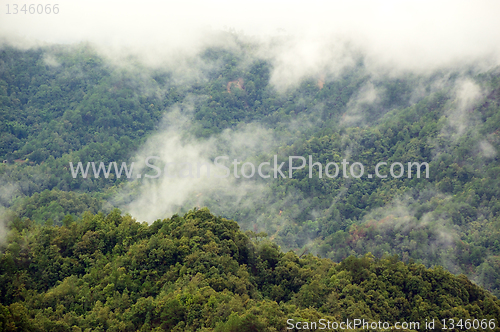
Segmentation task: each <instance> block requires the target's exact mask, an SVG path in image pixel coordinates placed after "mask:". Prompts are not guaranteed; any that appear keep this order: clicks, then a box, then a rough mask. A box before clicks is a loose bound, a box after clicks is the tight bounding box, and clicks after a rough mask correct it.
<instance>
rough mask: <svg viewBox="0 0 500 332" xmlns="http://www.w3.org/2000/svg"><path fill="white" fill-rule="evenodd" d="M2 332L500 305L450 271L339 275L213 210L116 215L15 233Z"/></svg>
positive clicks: (361, 268)
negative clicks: (151, 217)
mask: <svg viewBox="0 0 500 332" xmlns="http://www.w3.org/2000/svg"><path fill="white" fill-rule="evenodd" d="M0 303H1V305H0V324H1V327H2V330H3V331H14V330H16V331H52V330H57V331H85V330H88V329H91V330H109V331H181V330H182V331H199V330H204V331H283V330H286V327H287V325H286V320H287V319H289V318H293V319H295V320H302V321H304V320H311V319H316V320H317V319H319V318H327V319H330V320H331V321H335V320H336V321H340V320H345V319H347V318H353V317H356V318H360V319H370V320H373V321H378V320H381V321H387V322H396V321H425V319H444V318H450V317H455V316H457V317H460V318H473V319H474V318H475V319H493V318H498V317H500V301H498V300H497V299H496V298H495V297H493V296H492V295H491V294H490V293H488V292H487V291H484V290H482V289H481V288H479V287H478V286H476V285H474V284H473V283H471V282H470V281H469V280H468V279H467V278H466V277H465V276H463V275H462V276H459V277H456V276H453V275H452V274H451V273H449V272H447V271H445V270H444V269H443V268H441V267H435V268H433V269H427V268H425V267H424V266H423V265H422V264H415V263H410V264H404V263H403V262H401V261H399V260H398V259H397V258H395V257H386V258H383V259H375V258H374V257H373V255H366V256H364V257H362V258H355V257H349V258H348V259H346V260H344V261H342V262H341V263H340V264H337V263H334V262H332V261H331V260H327V259H320V258H318V257H314V256H312V255H307V256H305V257H304V258H299V257H297V255H295V254H294V253H293V252H288V253H286V254H283V253H281V252H280V250H279V248H278V247H276V245H273V244H271V243H269V242H267V241H260V242H259V243H258V244H257V243H253V242H252V241H251V240H250V239H249V238H248V236H247V235H245V234H244V233H242V232H241V231H240V230H239V227H238V225H237V224H236V222H234V221H232V220H227V219H224V218H221V217H216V216H214V215H212V214H211V213H210V212H209V211H208V210H207V209H201V210H194V211H190V212H189V213H187V214H186V215H184V216H183V217H180V216H177V215H175V216H173V217H172V218H170V219H164V220H157V221H155V222H154V223H153V224H151V225H147V224H145V223H142V224H140V223H138V222H136V221H135V220H133V219H132V218H131V217H130V216H122V215H120V212H119V211H118V210H115V211H113V212H112V213H110V214H108V215H103V214H95V215H92V214H90V213H86V214H84V216H83V217H82V218H81V219H79V220H77V221H74V222H72V223H69V224H67V225H64V226H60V227H59V226H42V225H39V224H33V223H31V224H29V223H24V224H20V225H18V226H17V227H16V228H12V229H11V231H10V233H9V236H8V242H7V246H6V248H5V249H4V250H3V252H2V254H1V256H0ZM496 330H499V329H498V328H497V329H496Z"/></svg>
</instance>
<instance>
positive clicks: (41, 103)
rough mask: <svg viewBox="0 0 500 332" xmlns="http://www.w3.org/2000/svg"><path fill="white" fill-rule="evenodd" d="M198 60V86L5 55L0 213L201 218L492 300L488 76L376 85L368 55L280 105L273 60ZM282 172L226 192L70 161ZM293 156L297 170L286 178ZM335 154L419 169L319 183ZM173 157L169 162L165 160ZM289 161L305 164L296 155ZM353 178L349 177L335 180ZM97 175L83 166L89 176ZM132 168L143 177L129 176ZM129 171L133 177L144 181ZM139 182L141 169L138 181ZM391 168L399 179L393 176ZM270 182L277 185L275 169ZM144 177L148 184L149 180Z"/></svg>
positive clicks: (144, 72) (496, 271)
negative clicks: (457, 283) (434, 269)
mask: <svg viewBox="0 0 500 332" xmlns="http://www.w3.org/2000/svg"><path fill="white" fill-rule="evenodd" d="M226 37H227V38H229V39H231V40H234V43H236V44H238V45H239V46H240V47H241V48H243V49H245V51H244V52H239V51H235V50H234V49H231V50H228V49H225V48H217V47H212V48H207V49H205V50H203V52H201V53H200V54H199V55H198V56H197V59H198V60H197V61H201V62H202V63H203V65H202V66H200V68H201V69H199V70H200V73H199V76H197V77H190V76H189V75H185V76H182V77H183V79H181V78H179V75H178V74H175V73H174V72H172V71H169V70H167V69H150V68H148V67H145V66H141V65H140V64H138V63H131V64H129V65H127V66H121V65H116V64H111V63H110V62H109V61H108V60H107V59H105V58H102V56H100V55H99V54H98V53H97V52H96V51H95V50H94V49H93V48H92V47H91V46H89V45H87V44H81V45H78V46H72V47H68V46H50V47H44V48H35V49H30V50H26V51H20V50H17V49H15V48H12V47H8V46H2V49H1V50H0V68H1V70H0V112H1V113H0V119H1V121H0V126H1V134H0V140H1V144H0V149H1V150H0V159H1V160H3V161H4V163H2V164H1V165H0V178H1V183H2V186H1V188H0V189H1V190H0V191H1V195H0V204H1V205H2V206H3V207H5V208H6V209H3V211H4V212H2V214H3V215H5V216H6V217H5V218H3V219H6V218H7V219H6V220H8V219H9V218H10V219H12V216H18V217H19V218H21V219H29V220H32V221H36V222H37V223H42V224H44V223H45V222H47V221H52V222H54V223H55V224H56V225H62V222H63V220H64V219H65V217H66V216H67V215H71V216H72V217H73V218H74V219H78V218H80V217H81V216H82V214H83V213H84V212H85V211H91V212H92V213H97V212H98V211H104V212H105V213H108V212H110V211H111V210H112V209H113V208H114V207H119V208H121V209H122V210H124V211H126V212H130V213H131V214H132V215H133V216H134V217H137V218H138V219H140V220H141V221H147V222H151V221H152V220H154V219H157V218H164V217H167V216H169V215H171V214H173V213H186V212H187V211H189V210H190V209H192V208H193V207H194V206H198V207H201V206H207V207H209V208H210V209H211V211H213V212H214V213H217V214H219V215H223V216H224V217H227V218H230V219H234V220H236V221H238V223H239V224H240V226H241V227H242V228H243V229H246V230H252V231H254V232H256V233H259V232H266V233H267V234H268V235H269V238H270V239H271V240H272V241H273V242H275V243H277V244H278V245H279V246H281V248H282V249H283V250H285V251H286V250H289V249H291V250H295V252H296V253H298V254H300V253H302V252H311V253H314V254H318V255H320V256H321V257H327V258H330V259H332V260H333V261H335V262H340V261H341V260H343V259H345V258H347V257H348V256H350V255H355V256H364V255H365V254H367V253H368V252H370V253H372V254H373V255H374V256H375V257H376V258H382V257H383V256H384V255H389V256H392V255H396V254H397V255H398V256H399V257H400V259H402V260H403V261H404V262H409V261H410V260H411V259H412V260H414V261H415V262H418V263H423V264H424V265H426V266H427V267H431V266H433V265H442V266H444V267H445V268H446V269H447V270H449V271H451V272H452V273H455V274H459V273H463V274H466V275H467V276H468V277H469V278H471V279H473V280H474V281H475V282H477V283H478V284H480V285H482V286H484V287H486V288H487V289H488V290H490V291H491V292H493V294H495V295H497V296H498V295H500V293H499V292H500V259H499V257H500V242H499V241H500V233H499V232H500V231H499V230H500V215H499V213H500V202H499V201H498V197H500V192H499V190H500V177H499V174H500V168H499V167H498V165H499V164H498V158H499V157H498V155H497V152H496V151H497V147H498V143H499V142H500V137H499V134H500V132H499V130H498V128H500V111H499V107H500V106H499V101H500V74H499V71H498V68H496V69H492V70H489V71H488V72H486V73H484V72H482V73H476V72H475V71H473V70H472V69H470V70H469V71H467V70H465V69H464V68H461V69H457V70H456V71H451V72H449V71H447V72H439V71H437V72H435V73H434V74H432V75H421V76H418V75H414V74H406V75H400V76H398V77H396V78H395V77H391V76H374V75H373V74H372V73H371V72H370V71H369V70H367V68H366V66H365V65H364V58H363V57H361V56H360V57H359V58H358V59H357V62H356V63H355V64H354V65H353V66H351V67H349V68H347V69H345V70H344V71H343V72H342V74H341V75H337V76H331V77H329V76H325V75H323V76H322V77H310V78H307V79H304V80H303V81H302V83H301V84H299V85H298V86H296V87H292V88H289V89H288V90H286V91H285V92H283V91H279V90H277V89H276V88H275V87H274V86H273V85H272V84H271V83H270V80H271V78H270V75H271V72H272V70H273V63H272V62H270V61H266V60H264V59H261V58H259V57H258V56H257V55H256V54H254V53H252V51H251V46H252V45H251V44H248V43H247V42H244V41H242V40H240V39H239V37H238V36H237V35H233V34H227V36H226ZM148 154H149V155H150V156H160V157H159V158H160V159H161V161H160V162H161V163H163V165H164V164H165V163H166V162H170V161H175V162H178V163H179V162H192V160H191V159H192V158H193V156H195V159H194V160H193V162H194V161H198V162H200V161H201V162H212V163H213V160H214V158H215V157H216V156H223V155H226V156H229V158H230V159H232V158H238V160H240V161H241V162H242V163H244V162H251V163H253V164H255V165H258V164H259V163H261V162H269V164H270V165H273V163H274V156H276V158H277V159H276V160H277V162H278V163H281V162H284V165H283V167H282V169H281V170H282V172H283V174H284V177H281V176H278V177H277V178H271V179H263V178H260V177H258V176H255V177H253V178H250V179H244V178H243V177H242V176H241V175H242V173H241V168H240V169H239V170H238V171H237V172H236V173H234V174H240V175H239V176H240V178H239V179H236V178H233V179H229V180H221V181H216V180H212V179H211V180H209V179H205V178H203V177H202V178H201V179H192V180H190V181H191V182H185V181H184V182H183V181H181V180H179V179H168V178H165V177H162V178H160V179H158V180H154V179H153V180H148V179H144V178H141V179H137V178H136V177H135V173H134V177H133V179H127V178H126V177H124V176H121V177H118V176H116V174H115V173H114V172H111V173H110V175H109V177H104V176H103V175H102V174H101V176H100V177H99V178H94V177H93V176H88V177H87V178H83V176H81V175H78V176H73V174H72V169H71V167H70V162H71V163H72V164H73V165H76V164H77V163H78V162H82V163H83V164H82V165H86V164H87V163H89V162H95V163H96V164H99V162H103V163H104V166H105V167H108V165H110V164H109V163H111V162H116V163H117V164H118V166H120V164H121V163H122V162H125V163H128V164H130V163H131V162H133V161H135V162H136V164H137V162H138V161H142V162H144V158H145V156H146V155H148ZM289 156H300V157H303V158H305V160H306V161H307V163H306V165H305V167H304V168H302V169H299V170H294V171H293V174H292V177H291V178H290V172H289V170H288V168H289V164H288V160H289V159H288V158H289ZM309 156H311V160H312V161H313V162H320V163H321V164H322V165H323V168H324V166H325V165H326V164H328V163H329V162H337V163H338V164H339V165H340V163H341V162H342V160H343V159H347V160H348V161H349V162H351V165H352V163H353V162H361V163H362V164H363V165H364V168H365V174H366V173H372V174H373V169H374V168H375V165H376V164H377V163H379V162H386V163H387V165H386V166H382V167H381V168H380V170H381V173H383V174H386V175H387V174H389V165H391V163H401V164H402V165H403V167H404V168H406V165H407V164H408V163H416V162H417V163H421V165H422V163H428V165H429V166H428V174H429V176H428V178H426V177H425V175H426V174H427V173H426V168H425V167H424V166H420V168H419V170H420V171H421V177H420V178H417V177H416V174H415V172H416V168H415V169H414V173H413V174H412V177H411V178H409V177H408V175H407V173H404V174H403V175H402V176H401V177H397V178H396V177H390V176H389V177H387V178H378V177H375V176H374V177H373V178H367V177H366V175H365V176H363V177H361V178H354V177H353V176H349V175H348V178H346V177H345V176H343V175H342V172H341V173H340V175H339V176H337V177H336V178H329V177H328V176H326V174H325V169H322V174H321V175H322V176H321V178H320V174H319V168H318V167H317V166H314V167H313V168H312V170H310V169H309ZM169 158H170V159H169ZM297 162H300V160H297ZM347 168H349V167H347ZM89 169H90V173H89V174H92V167H90V168H89ZM136 169H137V167H136ZM139 170H141V169H139ZM142 170H144V168H143V169H142ZM397 172H398V167H396V173H397ZM271 174H272V172H271ZM155 181H156V182H155Z"/></svg>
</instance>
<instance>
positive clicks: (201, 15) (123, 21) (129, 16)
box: [0, 0, 500, 91]
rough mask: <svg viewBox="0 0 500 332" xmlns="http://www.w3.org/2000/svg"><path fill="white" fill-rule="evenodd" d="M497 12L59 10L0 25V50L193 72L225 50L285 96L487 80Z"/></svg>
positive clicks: (319, 4) (317, 5)
mask: <svg viewBox="0 0 500 332" xmlns="http://www.w3.org/2000/svg"><path fill="white" fill-rule="evenodd" d="M1 3H2V8H4V10H5V8H6V5H7V4H8V5H9V6H10V7H9V8H11V9H12V10H13V8H14V5H15V4H17V5H18V6H19V7H21V6H22V5H23V4H24V3H22V2H21V1H18V0H14V1H9V2H8V3H7V2H6V1H5V0H2V1H1ZM262 8H265V10H262ZM498 12H500V3H499V2H497V1H475V2H467V1H442V2H439V3H435V2H431V1H404V2H395V1H388V0H387V1H385V0H384V1H360V2H359V1H357V2H355V3H351V2H345V1H342V2H341V1H333V2H329V3H325V2H323V1H310V2H308V3H301V2H291V3H287V4H286V6H283V4H282V3H278V2H276V3H273V2H271V3H269V2H265V1H263V0H257V1H256V2H252V3H251V4H250V3H249V4H245V5H243V4H236V3H234V2H229V1H215V2H210V3H208V2H204V1H187V2H175V3H173V2H161V1H157V0H149V1H143V2H141V3H140V4H139V3H135V2H119V3H118V2H116V3H115V2H101V1H97V0H89V1H69V0H62V1H60V2H59V13H58V14H44V15H25V14H17V15H3V17H2V20H1V22H0V31H1V32H0V40H3V41H4V42H6V43H9V44H11V45H14V46H16V47H20V48H28V47H36V46H40V45H44V44H52V43H60V44H61V43H62V44H74V43H81V42H88V43H91V44H92V45H94V46H95V47H96V48H97V49H99V50H100V52H101V53H102V54H105V55H106V56H108V57H109V58H110V59H111V60H112V61H113V62H115V63H117V62H120V61H125V62H126V61H130V59H131V58H133V59H136V60H138V61H141V62H142V63H144V64H147V65H149V66H168V67H170V68H173V69H175V68H182V69H191V70H192V69H193V68H194V69H196V66H197V65H202V64H196V63H195V66H193V65H192V63H191V64H190V65H188V64H187V63H186V62H185V60H186V59H192V58H193V57H196V56H197V55H198V54H200V52H201V51H202V50H204V49H205V48H206V47H209V46H215V47H223V48H228V49H232V50H239V51H240V52H242V53H253V54H256V55H257V56H258V57H260V58H265V59H269V60H270V61H271V63H273V66H274V69H273V71H272V73H271V83H272V84H273V85H274V86H276V87H277V88H278V89H279V90H283V91H284V90H286V89H287V88H288V87H291V86H294V85H295V84H297V83H298V82H300V81H301V80H302V79H304V78H306V77H320V76H324V77H325V79H326V80H327V81H328V80H330V79H334V78H335V76H336V75H339V74H340V73H342V72H343V70H344V69H346V68H350V67H352V66H354V65H356V63H358V62H359V61H362V62H364V64H365V66H366V68H367V70H368V72H370V73H371V74H372V75H374V76H377V75H387V74H389V75H400V74H402V73H408V72H412V73H418V74H428V73H432V72H434V71H436V70H438V69H450V68H454V67H457V66H463V65H466V66H471V67H474V68H476V69H478V70H487V69H488V68H491V67H492V66H497V65H499V63H500V60H499V59H500V56H499V55H500V21H499V20H498V17H497V13H498ZM235 36H237V37H235ZM241 40H243V41H245V42H249V43H250V44H251V47H241V43H240V42H239V41H241ZM180 74H181V75H182V71H180Z"/></svg>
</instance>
